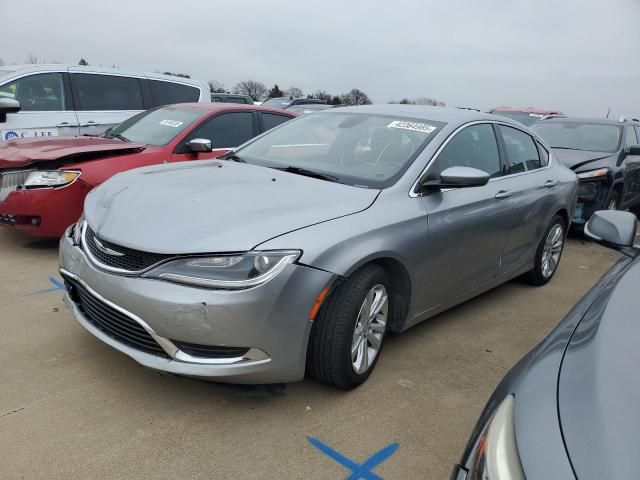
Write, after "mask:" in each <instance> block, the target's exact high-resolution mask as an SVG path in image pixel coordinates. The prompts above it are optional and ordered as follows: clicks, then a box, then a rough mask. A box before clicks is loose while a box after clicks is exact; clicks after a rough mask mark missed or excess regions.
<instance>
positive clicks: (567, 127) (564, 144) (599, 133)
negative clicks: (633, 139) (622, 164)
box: [531, 121, 622, 153]
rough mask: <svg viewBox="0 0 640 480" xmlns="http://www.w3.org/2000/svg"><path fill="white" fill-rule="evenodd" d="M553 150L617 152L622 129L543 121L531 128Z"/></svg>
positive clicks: (610, 126)
mask: <svg viewBox="0 0 640 480" xmlns="http://www.w3.org/2000/svg"><path fill="white" fill-rule="evenodd" d="M531 129H532V130H533V131H534V132H536V133H537V134H538V135H540V136H541V137H542V138H543V139H544V140H545V141H546V142H547V143H548V144H549V145H550V146H551V148H560V149H564V150H586V151H592V152H606V153H613V152H616V151H617V150H618V148H619V146H620V138H621V137H622V127H620V126H618V125H605V124H599V123H581V122H555V121H542V122H538V123H536V124H535V125H533V126H532V127H531Z"/></svg>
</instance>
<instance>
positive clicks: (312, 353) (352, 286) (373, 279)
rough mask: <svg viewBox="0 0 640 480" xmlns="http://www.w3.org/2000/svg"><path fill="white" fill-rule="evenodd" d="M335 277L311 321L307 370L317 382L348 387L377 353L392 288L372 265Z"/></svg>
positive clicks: (371, 365) (366, 374)
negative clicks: (333, 284) (347, 274)
mask: <svg viewBox="0 0 640 480" xmlns="http://www.w3.org/2000/svg"><path fill="white" fill-rule="evenodd" d="M340 282H341V283H340V284H338V285H337V287H336V288H334V290H333V292H332V293H331V295H330V296H329V298H328V299H327V300H326V301H325V304H324V305H323V306H322V308H321V309H320V312H319V313H318V316H317V317H316V319H315V320H314V325H313V328H312V330H311V337H310V339H309V346H308V350H307V372H308V373H309V374H310V375H311V376H312V377H314V378H316V379H318V380H320V381H321V382H324V383H327V384H330V385H335V386H336V387H338V388H342V389H351V388H354V387H357V386H358V385H360V384H361V383H362V382H364V381H365V380H366V379H367V378H368V377H369V375H370V374H371V372H372V371H373V368H374V367H375V365H376V363H377V361H378V358H379V356H380V351H381V350H382V343H383V341H384V339H385V335H386V333H387V326H388V323H389V312H391V311H392V310H391V305H390V303H391V299H390V296H389V292H391V287H390V283H389V279H388V276H387V274H386V272H385V271H384V269H382V268H381V267H379V266H377V265H368V266H365V267H364V268H362V269H360V270H358V271H357V272H356V273H354V274H353V275H351V276H350V277H348V278H346V279H344V280H342V281H340Z"/></svg>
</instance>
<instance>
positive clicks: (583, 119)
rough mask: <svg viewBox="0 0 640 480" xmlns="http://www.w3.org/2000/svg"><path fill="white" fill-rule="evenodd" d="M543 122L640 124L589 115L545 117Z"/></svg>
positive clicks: (627, 120) (630, 120)
mask: <svg viewBox="0 0 640 480" xmlns="http://www.w3.org/2000/svg"><path fill="white" fill-rule="evenodd" d="M541 122H542V123H560V122H562V123H590V124H594V125H624V124H633V125H638V124H640V122H638V121H635V120H632V119H625V120H624V121H622V122H621V121H620V120H614V119H612V118H588V117H551V118H545V119H543V120H542V121H541Z"/></svg>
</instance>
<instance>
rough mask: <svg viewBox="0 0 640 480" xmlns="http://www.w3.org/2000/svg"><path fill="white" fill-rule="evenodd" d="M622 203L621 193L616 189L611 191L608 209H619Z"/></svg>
mask: <svg viewBox="0 0 640 480" xmlns="http://www.w3.org/2000/svg"><path fill="white" fill-rule="evenodd" d="M619 205H620V194H619V193H618V192H616V191H615V190H612V191H611V197H609V201H608V202H607V210H617V209H618V206H619Z"/></svg>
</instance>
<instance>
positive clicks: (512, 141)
mask: <svg viewBox="0 0 640 480" xmlns="http://www.w3.org/2000/svg"><path fill="white" fill-rule="evenodd" d="M498 129H499V130H500V133H501V135H502V139H503V140H504V145H505V148H506V150H507V175H512V174H514V173H522V172H528V171H530V170H535V169H536V168H540V167H542V163H541V161H540V154H539V152H538V148H537V147H536V144H535V142H534V141H533V138H531V135H528V134H526V133H524V132H522V131H520V130H518V129H516V128H512V127H506V126H504V125H498Z"/></svg>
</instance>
